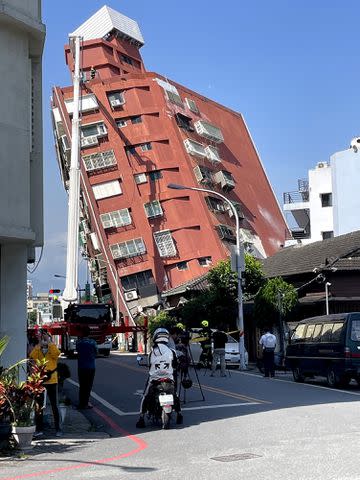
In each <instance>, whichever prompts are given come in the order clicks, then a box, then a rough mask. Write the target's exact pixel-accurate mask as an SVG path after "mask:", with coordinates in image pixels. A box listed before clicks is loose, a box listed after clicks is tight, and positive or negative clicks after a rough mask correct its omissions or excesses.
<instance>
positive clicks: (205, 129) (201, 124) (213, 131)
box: [194, 120, 224, 143]
mask: <svg viewBox="0 0 360 480" xmlns="http://www.w3.org/2000/svg"><path fill="white" fill-rule="evenodd" d="M194 127H195V130H196V132H197V133H198V134H199V135H201V136H202V137H205V138H207V139H208V140H211V141H212V142H215V143H222V142H223V141H224V136H223V134H222V131H221V129H220V128H219V127H217V126H216V125H214V124H213V123H210V122H206V121H205V120H198V121H197V122H195V123H194Z"/></svg>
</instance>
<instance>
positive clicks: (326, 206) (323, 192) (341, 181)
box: [284, 138, 360, 246]
mask: <svg viewBox="0 0 360 480" xmlns="http://www.w3.org/2000/svg"><path fill="white" fill-rule="evenodd" d="M357 140H359V148H360V138H359V139H354V140H353V141H352V145H353V146H351V147H350V148H349V149H347V150H344V151H342V152H337V153H335V154H334V155H332V156H331V157H330V162H329V163H327V162H319V163H318V164H317V165H316V167H315V168H314V169H312V170H309V173H308V175H309V177H308V180H299V181H298V190H297V191H294V192H286V193H284V212H285V215H286V216H287V220H288V223H289V225H290V231H291V233H292V239H289V240H287V241H286V244H285V245H286V246H289V245H293V244H294V243H302V244H304V245H305V244H307V243H312V242H316V241H318V240H324V239H327V238H331V237H334V236H339V235H343V234H346V233H350V232H353V231H356V230H360V219H359V216H358V215H357V212H358V211H359V208H360V196H359V195H357V194H356V192H357V190H358V189H359V185H360V152H359V151H358V148H357V146H356V142H357ZM292 225H295V226H292Z"/></svg>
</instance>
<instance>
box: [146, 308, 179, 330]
mask: <svg viewBox="0 0 360 480" xmlns="http://www.w3.org/2000/svg"><path fill="white" fill-rule="evenodd" d="M176 323H177V320H176V318H174V317H172V316H171V315H169V313H168V312H165V311H164V310H162V311H160V312H159V313H158V314H157V315H155V316H154V317H150V318H149V334H150V335H152V334H153V333H154V332H155V330H156V329H157V328H160V327H162V328H167V329H169V328H171V327H173V326H174V325H176Z"/></svg>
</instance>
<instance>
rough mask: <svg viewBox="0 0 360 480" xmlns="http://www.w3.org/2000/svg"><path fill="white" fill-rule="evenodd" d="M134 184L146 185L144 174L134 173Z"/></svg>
mask: <svg viewBox="0 0 360 480" xmlns="http://www.w3.org/2000/svg"><path fill="white" fill-rule="evenodd" d="M134 179H135V183H137V184H138V185H139V184H141V183H147V178H146V173H136V174H135V175H134Z"/></svg>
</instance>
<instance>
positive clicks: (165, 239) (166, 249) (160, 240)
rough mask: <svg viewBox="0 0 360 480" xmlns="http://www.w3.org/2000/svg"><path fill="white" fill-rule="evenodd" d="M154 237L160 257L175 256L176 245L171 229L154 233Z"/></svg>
mask: <svg viewBox="0 0 360 480" xmlns="http://www.w3.org/2000/svg"><path fill="white" fill-rule="evenodd" d="M154 239H155V243H156V246H157V248H158V251H159V254H160V257H175V256H176V247H175V244H174V240H173V238H172V236H171V232H170V230H162V231H160V232H155V233H154Z"/></svg>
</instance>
